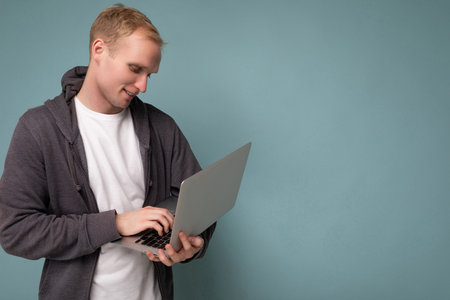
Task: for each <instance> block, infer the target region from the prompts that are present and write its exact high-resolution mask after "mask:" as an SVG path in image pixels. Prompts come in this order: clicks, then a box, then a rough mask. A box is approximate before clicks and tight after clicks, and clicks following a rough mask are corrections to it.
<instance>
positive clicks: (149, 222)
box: [116, 206, 174, 236]
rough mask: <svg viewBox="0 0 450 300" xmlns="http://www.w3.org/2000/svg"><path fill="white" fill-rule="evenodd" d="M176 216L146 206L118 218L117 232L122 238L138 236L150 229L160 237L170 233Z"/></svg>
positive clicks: (160, 209)
mask: <svg viewBox="0 0 450 300" xmlns="http://www.w3.org/2000/svg"><path fill="white" fill-rule="evenodd" d="M173 220H174V216H173V215H172V214H171V213H170V211H169V210H167V209H165V208H159V207H153V206H146V207H144V208H140V209H137V210H133V211H130V212H126V213H123V214H120V215H117V216H116V227H117V231H118V232H119V233H120V235H122V236H129V235H133V234H137V233H139V232H141V231H144V230H146V229H149V228H153V229H155V230H156V231H157V232H158V234H159V235H163V233H164V232H166V233H167V232H169V230H170V229H171V228H172V225H173Z"/></svg>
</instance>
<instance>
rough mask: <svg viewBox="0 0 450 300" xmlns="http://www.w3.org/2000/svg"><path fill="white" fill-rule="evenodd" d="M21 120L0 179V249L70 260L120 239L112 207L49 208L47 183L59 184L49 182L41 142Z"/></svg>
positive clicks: (33, 256) (25, 255)
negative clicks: (94, 210)
mask: <svg viewBox="0 0 450 300" xmlns="http://www.w3.org/2000/svg"><path fill="white" fill-rule="evenodd" d="M24 123H25V122H23V121H22V119H21V121H19V123H18V125H17V127H16V130H15V131H14V134H13V137H12V141H11V144H10V147H9V150H8V154H7V157H6V161H5V167H4V171H3V174H2V178H1V180H0V243H1V246H2V247H3V249H4V250H5V251H6V252H8V253H10V254H13V255H17V256H21V257H24V258H28V259H39V258H42V257H45V258H49V259H55V260H68V259H73V258H77V257H80V256H83V255H86V254H90V253H93V252H94V251H95V250H96V249H98V248H99V247H100V246H101V245H102V244H104V243H106V242H108V241H112V240H114V239H117V238H119V237H120V235H119V234H118V232H117V230H116V226H115V212H114V211H108V212H102V213H93V214H87V213H86V214H78V213H72V214H61V215H57V214H55V213H52V211H51V209H49V201H50V197H49V185H52V184H58V183H57V182H56V183H55V182H52V183H50V182H48V180H47V177H46V166H45V162H44V158H43V154H42V150H41V147H40V144H39V142H38V141H37V140H36V138H35V137H34V136H33V134H32V133H31V131H30V129H29V128H28V127H27V126H26V125H25V124H24ZM63 200H64V201H69V200H70V199H63ZM72 200H75V199H72Z"/></svg>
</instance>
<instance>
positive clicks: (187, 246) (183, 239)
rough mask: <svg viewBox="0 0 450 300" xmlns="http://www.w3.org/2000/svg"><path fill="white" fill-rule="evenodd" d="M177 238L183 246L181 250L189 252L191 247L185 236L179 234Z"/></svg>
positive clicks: (181, 233) (182, 233)
mask: <svg viewBox="0 0 450 300" xmlns="http://www.w3.org/2000/svg"><path fill="white" fill-rule="evenodd" d="M178 237H179V238H180V241H181V244H182V245H183V249H184V250H185V251H187V252H191V251H192V245H191V242H190V241H189V239H188V237H187V235H186V234H185V233H184V232H180V233H179V234H178Z"/></svg>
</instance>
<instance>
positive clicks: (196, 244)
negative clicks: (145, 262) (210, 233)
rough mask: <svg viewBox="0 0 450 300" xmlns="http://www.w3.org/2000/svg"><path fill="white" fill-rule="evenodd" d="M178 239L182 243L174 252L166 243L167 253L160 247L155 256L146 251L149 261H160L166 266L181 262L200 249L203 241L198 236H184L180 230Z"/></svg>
mask: <svg viewBox="0 0 450 300" xmlns="http://www.w3.org/2000/svg"><path fill="white" fill-rule="evenodd" d="M178 236H179V238H180V241H181V243H182V245H183V248H181V249H180V250H179V251H178V252H175V250H174V249H173V247H172V245H170V244H167V245H166V252H167V255H166V254H165V253H164V251H163V250H162V249H159V250H158V256H157V257H156V256H155V255H154V254H153V253H151V252H147V253H146V254H147V256H148V258H149V259H150V260H151V261H154V262H162V263H163V264H165V265H166V266H168V267H171V266H173V265H174V264H176V263H179V262H182V261H184V260H186V259H189V258H191V257H193V256H194V255H195V254H196V253H197V252H199V251H200V249H202V247H203V244H204V241H203V239H202V238H201V237H200V236H190V237H188V236H186V234H185V233H184V232H180V234H179V235H178Z"/></svg>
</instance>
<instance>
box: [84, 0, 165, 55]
mask: <svg viewBox="0 0 450 300" xmlns="http://www.w3.org/2000/svg"><path fill="white" fill-rule="evenodd" d="M141 28H142V29H144V31H143V32H144V34H145V35H146V36H147V38H149V39H150V40H152V41H154V42H155V43H156V44H157V45H158V46H159V47H160V48H162V47H163V46H164V44H165V43H164V41H163V39H162V38H161V36H160V35H159V32H158V30H157V29H156V27H155V26H154V25H153V24H152V22H151V21H150V20H149V19H148V18H147V17H146V16H145V15H144V14H143V13H141V12H140V11H138V10H137V9H134V8H131V7H124V6H123V5H122V4H116V5H114V6H112V7H110V8H107V9H105V10H103V11H102V12H100V14H99V15H98V17H97V19H95V21H94V23H93V24H92V26H91V31H90V34H89V54H90V55H91V51H92V43H93V42H94V41H95V40H96V39H98V38H101V39H103V41H104V42H105V43H106V45H107V46H108V47H109V48H110V49H111V50H112V51H114V46H115V44H116V42H117V41H118V40H119V39H120V38H122V37H127V36H129V35H131V34H132V33H133V32H134V31H135V30H137V29H141Z"/></svg>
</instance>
